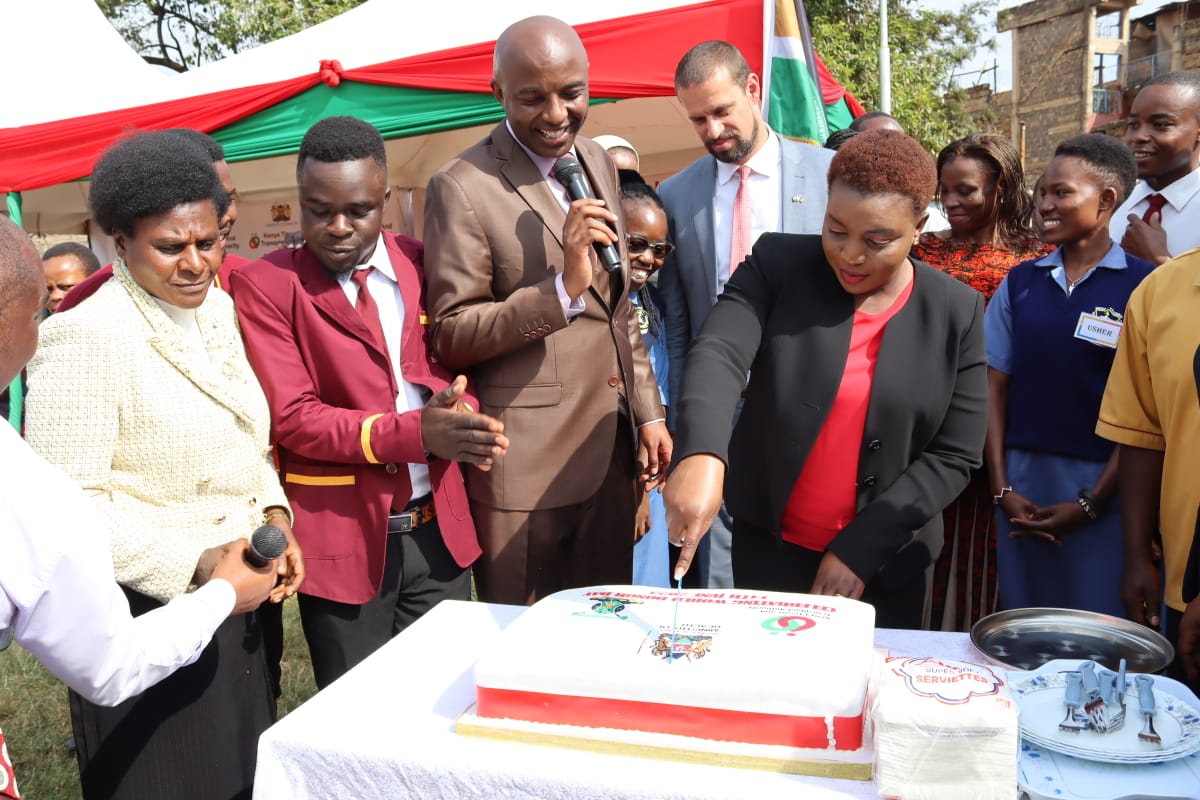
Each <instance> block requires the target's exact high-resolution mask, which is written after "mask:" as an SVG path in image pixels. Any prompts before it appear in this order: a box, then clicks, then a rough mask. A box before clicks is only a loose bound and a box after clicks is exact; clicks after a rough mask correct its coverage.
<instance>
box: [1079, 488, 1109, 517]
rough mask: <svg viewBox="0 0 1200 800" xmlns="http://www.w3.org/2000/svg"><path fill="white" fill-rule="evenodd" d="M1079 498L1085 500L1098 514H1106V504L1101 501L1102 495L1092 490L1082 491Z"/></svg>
mask: <svg viewBox="0 0 1200 800" xmlns="http://www.w3.org/2000/svg"><path fill="white" fill-rule="evenodd" d="M1079 496H1080V497H1082V498H1083V499H1084V500H1087V502H1088V505H1089V506H1091V507H1092V509H1093V510H1094V511H1095V512H1096V513H1097V514H1102V513H1104V506H1105V502H1104V501H1103V500H1101V499H1100V495H1098V494H1096V493H1095V492H1093V491H1092V490H1091V489H1080V490H1079Z"/></svg>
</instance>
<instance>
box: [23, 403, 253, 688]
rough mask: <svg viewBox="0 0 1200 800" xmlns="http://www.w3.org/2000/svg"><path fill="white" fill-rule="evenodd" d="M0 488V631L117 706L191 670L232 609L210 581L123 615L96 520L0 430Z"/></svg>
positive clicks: (86, 503)
mask: <svg viewBox="0 0 1200 800" xmlns="http://www.w3.org/2000/svg"><path fill="white" fill-rule="evenodd" d="M63 435H67V436H69V435H70V432H69V431H64V434H63ZM0 487H3V493H2V494H0V630H4V629H12V630H14V631H15V633H16V639H17V641H18V642H19V643H20V644H21V646H22V647H24V648H25V649H26V650H28V651H29V652H31V653H32V654H33V655H34V657H35V658H37V660H38V661H40V662H42V663H43V664H44V665H46V667H47V668H48V669H49V670H50V671H51V672H52V673H54V674H55V675H56V676H57V677H58V678H60V679H61V680H62V681H63V682H64V683H66V684H67V685H68V686H70V687H71V688H72V689H74V690H75V691H77V692H79V693H80V694H81V695H83V696H84V697H86V698H87V699H89V700H91V701H93V702H95V703H100V704H101V705H116V704H117V703H120V702H121V701H123V700H125V699H127V698H129V697H132V696H134V695H136V694H140V693H141V692H143V691H145V690H146V689H148V688H149V687H151V686H153V685H154V684H156V683H158V682H159V681H160V680H162V679H163V678H165V677H167V676H168V675H170V674H171V673H172V672H174V671H175V670H176V669H178V668H179V667H182V666H186V665H187V664H190V663H192V662H193V661H195V660H196V658H197V657H198V656H199V655H200V653H201V651H202V650H203V649H204V647H205V646H206V645H207V644H208V642H209V640H210V639H211V638H212V635H213V632H214V631H216V629H217V627H218V626H219V625H220V624H221V623H222V622H223V621H224V620H225V618H226V617H227V616H228V615H229V613H230V612H231V611H232V610H233V607H234V603H235V602H236V601H237V596H236V593H235V592H234V589H233V587H232V586H231V585H230V584H229V583H228V582H227V581H223V580H220V579H217V580H212V581H209V582H208V583H207V584H205V585H204V586H202V587H200V588H199V589H197V590H196V591H195V592H192V593H190V594H184V595H180V596H179V597H176V598H175V599H174V600H172V601H171V602H169V603H167V604H166V605H165V606H163V607H162V608H158V609H155V610H153V611H150V612H148V613H146V614H143V615H141V616H140V617H136V618H134V617H131V616H130V614H129V603H128V601H126V599H125V595H124V594H123V593H122V592H121V589H120V587H118V586H117V582H116V579H115V578H114V576H113V562H112V549H111V545H110V544H109V533H108V529H107V527H106V525H105V521H104V518H103V517H102V516H101V515H100V513H99V512H98V511H97V510H96V507H95V505H94V504H93V503H92V501H91V500H90V499H89V498H88V497H87V495H85V494H84V492H83V490H82V489H80V488H79V485H78V484H77V483H76V482H75V481H73V480H71V479H70V478H69V477H67V475H66V474H65V473H63V472H60V471H59V470H58V469H57V468H55V467H53V466H51V465H50V464H49V463H48V462H46V461H45V460H44V459H42V458H41V457H40V456H38V455H37V454H36V453H34V452H33V450H31V449H30V448H29V446H28V445H27V444H26V443H25V442H24V441H23V440H22V439H21V437H20V436H18V435H17V433H16V431H14V430H13V429H12V428H10V427H9V426H7V425H0Z"/></svg>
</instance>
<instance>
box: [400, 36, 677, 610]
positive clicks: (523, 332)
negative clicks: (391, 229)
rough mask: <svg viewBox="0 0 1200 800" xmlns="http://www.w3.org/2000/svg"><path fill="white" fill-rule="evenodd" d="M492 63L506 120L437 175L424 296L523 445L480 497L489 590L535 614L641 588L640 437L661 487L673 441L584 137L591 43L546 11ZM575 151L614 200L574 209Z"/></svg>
mask: <svg viewBox="0 0 1200 800" xmlns="http://www.w3.org/2000/svg"><path fill="white" fill-rule="evenodd" d="M493 69H494V77H493V79H492V91H493V93H494V94H495V96H496V99H497V100H499V101H500V104H501V105H502V106H503V107H504V112H505V116H506V120H505V122H503V123H502V124H500V125H498V126H497V127H496V128H495V129H494V130H493V131H492V132H491V134H489V135H488V137H487V138H486V139H484V140H483V141H482V142H480V143H479V144H477V145H475V146H474V147H472V148H470V149H469V150H467V151H466V152H464V153H462V154H461V155H460V156H459V157H458V158H456V159H454V160H453V161H451V162H450V163H449V164H447V165H446V166H444V167H443V168H442V169H441V171H439V172H438V173H437V174H435V175H434V176H433V177H432V178H431V179H430V181H429V186H428V188H427V192H426V199H425V237H424V238H425V274H426V278H427V295H426V297H427V301H428V308H429V310H430V314H431V316H432V317H433V333H432V341H433V350H434V353H435V354H436V356H437V357H438V358H439V359H440V360H441V361H442V363H443V365H444V366H446V367H447V368H449V369H453V370H468V371H469V373H470V375H471V376H472V377H473V379H474V381H475V386H476V388H477V390H478V393H479V399H480V404H481V408H480V411H481V412H483V413H485V414H489V415H491V416H493V417H496V418H498V419H500V420H501V421H502V422H503V423H504V430H505V432H506V434H507V435H508V438H509V441H510V446H509V450H508V454H507V456H506V457H505V458H504V459H503V460H502V461H501V462H498V463H497V464H496V465H494V467H493V469H492V471H490V472H486V473H479V474H478V475H471V476H470V478H469V482H468V485H467V492H468V495H469V496H470V498H471V509H472V513H473V515H474V517H475V523H476V527H477V529H478V531H479V538H480V544H481V546H482V548H483V557H482V558H481V559H480V560H479V561H478V562H476V566H475V577H476V585H477V587H478V590H479V594H480V596H481V598H483V599H485V600H489V601H492V602H506V603H530V602H533V601H534V600H536V599H538V598H539V597H543V596H545V595H547V594H550V593H552V592H554V591H557V590H559V589H561V588H565V587H568V586H580V585H587V584H593V583H626V582H628V581H629V579H630V576H631V568H632V567H631V564H632V552H633V538H634V513H635V511H636V494H635V479H636V477H637V476H636V475H635V471H636V469H637V466H635V454H634V450H635V442H636V449H637V456H636V459H637V465H639V466H640V468H641V472H642V476H641V477H642V478H643V479H644V480H646V481H647V483H648V485H650V486H653V485H654V484H655V483H656V482H657V481H658V479H659V476H660V475H665V473H666V467H667V464H668V463H669V462H670V458H671V440H670V437H669V435H668V434H667V431H666V425H665V422H664V417H665V414H664V412H663V408H662V405H661V404H660V403H659V400H658V390H657V388H656V386H655V383H654V376H653V373H652V372H651V370H650V364H649V360H648V359H647V357H646V353H645V350H644V349H643V347H642V342H641V337H640V334H638V332H637V327H636V322H635V321H634V319H633V317H632V315H631V314H630V310H629V299H628V288H629V265H628V259H627V258H626V255H625V235H624V227H623V225H622V224H621V221H620V220H619V219H618V217H617V215H616V214H615V213H614V210H617V209H619V202H618V196H619V195H618V186H617V176H616V169H615V168H614V167H613V164H612V161H611V160H610V159H609V157H608V156H607V154H605V152H604V150H603V149H602V148H601V147H599V146H598V145H596V144H595V143H593V142H592V141H590V140H588V139H581V138H576V134H577V133H578V131H579V129H580V128H581V127H582V126H583V122H584V119H585V118H586V117H587V108H588V86H587V53H586V52H585V50H584V48H583V42H582V41H580V39H579V36H578V35H577V34H576V33H575V31H574V30H573V29H571V27H570V26H568V25H567V24H566V23H563V22H561V21H559V20H557V19H553V18H551V17H531V18H529V19H525V20H522V21H520V22H517V23H515V24H514V25H512V26H511V27H509V28H508V29H507V30H506V31H505V32H504V33H503V34H502V35H501V36H500V38H499V39H498V40H497V41H496V50H495V56H494V62H493ZM567 154H574V155H575V156H576V157H577V158H578V160H579V162H580V164H582V166H583V169H584V172H585V174H586V177H587V182H588V184H589V185H590V186H591V188H592V194H593V196H594V197H595V198H598V199H588V200H576V201H575V202H570V200H569V198H568V197H567V193H566V189H565V188H564V187H563V186H562V185H561V184H559V183H558V181H556V180H555V179H554V178H553V177H551V173H552V171H553V166H554V163H555V161H556V160H557V159H558V158H560V157H562V156H564V155H567ZM597 243H599V244H612V245H615V246H616V247H618V249H619V251H620V253H621V268H620V270H619V272H615V273H611V274H610V273H608V272H607V271H605V270H604V269H603V268H602V267H601V266H600V262H599V259H598V258H597V257H596V254H595V253H594V251H593V245H594V244H597ZM635 433H636V438H635Z"/></svg>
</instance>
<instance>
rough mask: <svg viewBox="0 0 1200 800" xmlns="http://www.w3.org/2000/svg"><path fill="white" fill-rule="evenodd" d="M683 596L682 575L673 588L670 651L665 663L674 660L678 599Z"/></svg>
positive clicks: (677, 625)
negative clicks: (673, 612)
mask: <svg viewBox="0 0 1200 800" xmlns="http://www.w3.org/2000/svg"><path fill="white" fill-rule="evenodd" d="M682 598H683V576H680V577H679V584H678V586H677V587H676V588H675V616H674V617H673V618H672V619H671V652H669V653H667V663H668V664H671V663H674V661H675V639H676V634H677V632H678V630H679V601H680V600H681V599H682Z"/></svg>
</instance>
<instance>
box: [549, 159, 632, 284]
mask: <svg viewBox="0 0 1200 800" xmlns="http://www.w3.org/2000/svg"><path fill="white" fill-rule="evenodd" d="M554 180H556V181H558V182H559V183H561V184H562V185H563V186H565V187H567V197H569V198H571V202H575V201H576V200H584V199H589V200H590V199H591V198H592V193H591V192H590V191H589V190H588V186H587V181H585V180H584V178H583V165H582V164H580V163H579V159H577V158H575V156H572V155H565V156H563V157H562V158H560V159H559V160H558V161H555V162H554ZM592 246H593V247H595V248H596V254H597V255H598V256H600V263H601V264H603V265H604V268H605V269H607V270H608V271H609V272H620V271H621V254H620V253H618V252H617V248H616V247H614V246H613V245H611V244H600V243H599V242H596V243H595V244H594V245H592Z"/></svg>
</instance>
